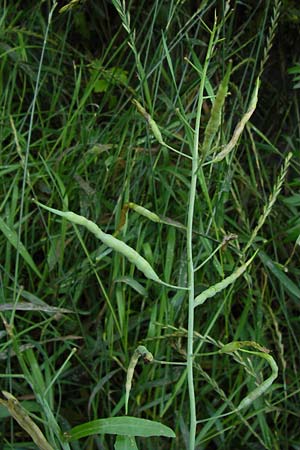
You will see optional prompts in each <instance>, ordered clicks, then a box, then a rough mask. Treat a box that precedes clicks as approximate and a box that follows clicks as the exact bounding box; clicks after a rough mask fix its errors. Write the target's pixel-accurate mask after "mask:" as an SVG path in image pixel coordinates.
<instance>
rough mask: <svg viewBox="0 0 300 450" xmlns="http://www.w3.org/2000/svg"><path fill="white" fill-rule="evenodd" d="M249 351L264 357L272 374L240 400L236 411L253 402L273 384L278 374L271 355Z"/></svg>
mask: <svg viewBox="0 0 300 450" xmlns="http://www.w3.org/2000/svg"><path fill="white" fill-rule="evenodd" d="M251 353H252V354H254V355H257V356H260V357H261V358H265V359H266V360H267V361H268V363H269V365H270V367H271V369H272V374H271V376H270V377H269V378H267V379H266V380H265V381H264V382H263V383H261V384H260V385H259V386H257V388H255V389H254V390H253V391H251V392H250V393H249V394H248V395H247V396H246V397H244V398H243V400H242V401H241V402H240V404H239V405H238V407H237V411H240V410H241V409H243V408H247V407H248V406H249V405H251V403H253V402H254V400H256V399H257V398H259V397H260V396H261V395H263V394H264V393H265V392H266V391H267V390H268V389H269V387H270V386H271V385H272V384H273V381H274V380H275V379H276V378H277V376H278V366H277V364H276V362H275V360H274V359H273V358H272V356H271V355H268V354H266V353H258V352H251Z"/></svg>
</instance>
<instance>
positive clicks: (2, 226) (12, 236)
mask: <svg viewBox="0 0 300 450" xmlns="http://www.w3.org/2000/svg"><path fill="white" fill-rule="evenodd" d="M0 231H2V233H3V234H4V236H5V237H6V239H7V240H8V241H9V242H10V243H11V245H12V246H13V247H15V249H16V250H18V251H19V253H20V255H21V256H22V258H23V259H24V260H25V262H26V263H27V264H28V265H29V266H30V267H31V269H32V270H33V271H34V272H35V273H36V274H37V275H38V276H39V277H40V278H42V275H41V273H40V271H39V269H38V268H37V266H36V265H35V263H34V261H33V259H32V258H31V256H30V254H29V253H28V251H27V250H26V247H25V246H24V245H23V244H22V242H18V235H17V233H16V232H15V230H12V229H11V228H9V226H8V225H7V224H6V223H5V222H4V220H3V219H2V218H1V217H0Z"/></svg>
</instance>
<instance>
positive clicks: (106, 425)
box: [64, 416, 176, 441]
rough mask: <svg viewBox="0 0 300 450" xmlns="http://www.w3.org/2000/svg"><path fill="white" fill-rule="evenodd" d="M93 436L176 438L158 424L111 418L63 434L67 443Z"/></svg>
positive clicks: (166, 428) (94, 421)
mask: <svg viewBox="0 0 300 450" xmlns="http://www.w3.org/2000/svg"><path fill="white" fill-rule="evenodd" d="M93 434H117V435H119V436H140V437H151V436H164V437H169V438H174V437H176V435H175V433H174V431H173V430H172V429H171V428H169V427H167V426H166V425H163V424H161V423H159V422H155V421H152V420H147V419H139V418H136V417H128V416H127V417H112V418H110V419H98V420H92V421H91V422H86V423H84V424H82V425H78V426H76V427H74V428H72V429H71V430H69V431H68V432H66V433H64V436H65V438H66V440H67V441H76V440H77V439H80V438H83V437H86V436H91V435H93Z"/></svg>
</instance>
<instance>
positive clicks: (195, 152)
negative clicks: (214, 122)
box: [186, 21, 216, 450]
mask: <svg viewBox="0 0 300 450" xmlns="http://www.w3.org/2000/svg"><path fill="white" fill-rule="evenodd" d="M215 32H216V21H215V23H214V27H213V30H212V32H211V36H210V41H209V45H208V49H207V54H206V58H205V63H204V66H203V71H202V74H201V82H200V87H199V94H198V105H197V114H196V123H195V132H194V142H193V148H192V175H191V185H190V194H189V208H188V220H187V233H186V236H187V271H188V283H189V300H188V302H189V306H188V342H187V377H188V392H189V403H190V433H189V450H194V449H195V441H196V425H197V417H196V399H195V388H194V372H193V362H194V299H195V279H194V263H193V221H194V208H195V199H196V187H197V177H198V175H197V172H198V169H199V135H200V121H201V111H202V105H203V93H204V86H205V80H206V75H207V69H208V66H209V60H210V56H211V53H212V49H213V44H214V36H215Z"/></svg>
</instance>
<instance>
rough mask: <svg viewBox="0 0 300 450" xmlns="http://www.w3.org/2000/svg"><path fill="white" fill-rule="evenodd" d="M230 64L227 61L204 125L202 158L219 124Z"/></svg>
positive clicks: (226, 90) (206, 152)
mask: <svg viewBox="0 0 300 450" xmlns="http://www.w3.org/2000/svg"><path fill="white" fill-rule="evenodd" d="M231 66H232V61H230V62H229V65H228V67H227V70H226V73H225V76H224V78H223V80H222V81H221V83H220V86H219V88H218V92H217V94H216V97H215V101H214V103H213V106H212V109H211V113H210V118H209V121H208V124H207V125H206V128H205V131H204V140H203V144H202V153H203V158H205V156H206V155H207V154H208V153H209V151H210V148H211V145H212V141H213V139H214V137H215V135H216V133H217V131H218V129H219V127H220V125H221V119H222V108H223V105H224V102H225V98H226V95H227V92H228V84H229V78H230V73H231Z"/></svg>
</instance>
